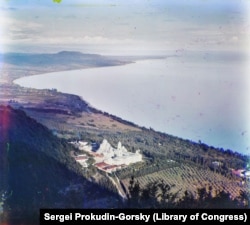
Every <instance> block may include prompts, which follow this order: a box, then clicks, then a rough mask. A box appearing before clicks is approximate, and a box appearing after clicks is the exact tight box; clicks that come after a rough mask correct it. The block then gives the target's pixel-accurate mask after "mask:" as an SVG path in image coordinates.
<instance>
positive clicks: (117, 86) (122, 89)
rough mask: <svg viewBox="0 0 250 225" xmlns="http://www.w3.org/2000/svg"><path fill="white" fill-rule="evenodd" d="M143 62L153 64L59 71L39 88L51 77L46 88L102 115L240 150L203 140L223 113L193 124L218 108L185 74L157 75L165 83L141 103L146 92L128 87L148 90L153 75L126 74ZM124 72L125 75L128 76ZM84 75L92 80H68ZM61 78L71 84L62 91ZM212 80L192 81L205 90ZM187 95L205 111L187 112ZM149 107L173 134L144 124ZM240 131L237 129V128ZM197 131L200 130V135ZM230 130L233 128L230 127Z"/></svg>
mask: <svg viewBox="0 0 250 225" xmlns="http://www.w3.org/2000/svg"><path fill="white" fill-rule="evenodd" d="M156 61H157V60H156ZM163 61H164V60H163ZM143 62H149V64H150V62H151V61H150V59H149V61H145V60H142V61H136V63H132V64H123V66H126V67H123V68H122V69H120V70H119V69H118V68H120V67H119V66H118V67H99V68H96V67H95V68H91V69H81V70H72V71H69V72H68V71H66V72H64V71H60V72H59V73H57V72H56V73H54V72H53V73H49V74H41V75H40V78H41V79H40V81H39V82H37V85H38V88H39V85H42V82H43V79H44V78H43V77H44V76H50V77H48V78H47V79H50V84H51V86H46V88H47V89H54V88H55V89H56V90H57V91H60V92H63V93H71V94H73V95H77V96H80V97H81V98H82V99H83V100H84V101H85V102H87V103H88V105H89V106H90V107H93V108H96V109H97V110H99V111H100V112H107V113H108V114H112V115H117V117H118V118H125V119H124V120H126V121H131V123H134V124H137V125H138V126H141V127H146V128H148V129H149V128H152V129H154V130H156V131H159V132H163V133H167V134H170V135H173V136H178V137H181V138H184V139H189V140H192V141H194V142H197V143H198V142H203V143H210V145H211V146H215V147H217V148H224V149H232V150H235V149H236V148H231V147H223V144H221V145H220V144H213V142H212V141H207V140H206V139H204V138H203V137H202V135H201V136H200V137H199V134H198V133H200V132H201V131H202V130H204V129H206V128H207V130H208V131H206V130H204V131H203V132H206V135H207V136H208V137H211V135H212V133H211V130H214V129H213V128H212V127H210V128H209V127H208V126H211V125H212V123H215V122H217V123H218V124H219V123H220V117H218V116H220V115H219V113H220V112H219V111H218V112H215V113H216V114H214V115H213V117H212V118H211V119H210V121H209V122H207V125H206V124H204V125H203V126H202V124H197V125H198V127H197V128H195V127H193V126H191V125H189V124H190V121H193V120H194V121H198V122H199V123H201V121H202V120H204V118H207V115H208V114H209V109H208V108H213V107H214V106H213V102H211V100H210V99H207V100H209V102H210V103H209V102H207V101H206V99H205V100H203V102H204V103H202V104H201V101H202V98H201V97H202V92H201V91H200V90H197V91H196V88H195V86H194V88H191V89H192V90H189V89H188V88H187V87H185V86H186V85H187V83H188V82H189V81H188V78H187V77H185V76H184V75H182V76H180V77H179V78H178V77H176V76H173V75H171V74H170V75H168V77H166V78H164V77H163V76H164V75H163V74H162V72H161V71H159V72H157V73H156V75H155V74H154V76H155V77H156V78H157V79H159V80H161V83H157V84H156V85H155V86H156V87H159V88H157V89H158V90H157V89H152V88H151V89H152V90H154V91H153V92H152V90H150V89H148V92H150V93H151V92H152V95H151V96H148V97H147V102H144V100H143V99H140V98H139V100H137V98H138V96H140V95H141V98H144V95H143V94H142V93H143V92H142V93H140V92H135V91H134V90H135V89H136V88H137V86H135V87H134V88H133V87H132V88H131V89H128V88H130V85H132V84H133V83H136V85H137V84H139V82H140V84H139V85H142V84H143V85H146V87H148V86H149V85H150V79H149V78H150V76H151V75H150V74H149V75H147V72H146V73H145V74H142V75H140V74H139V76H142V78H141V80H140V79H139V78H138V79H136V80H135V79H134V77H133V76H132V75H131V78H130V77H129V76H130V75H128V74H125V73H126V71H128V68H133V70H132V71H133V72H135V71H137V69H136V64H137V65H138V64H140V63H141V65H142V67H145V66H147V63H144V64H143ZM152 65H153V64H152V63H151V64H150V66H152ZM153 68H154V70H155V71H158V70H160V69H159V68H160V67H158V66H154V67H153ZM111 69H112V70H111ZM116 69H117V70H116ZM150 69H151V68H150ZM157 69H158V70H157ZM130 70H131V69H130ZM130 70H129V71H130ZM93 71H95V73H94V74H92V72H93ZM112 71H115V72H112ZM123 71H124V72H123ZM147 71H149V70H147ZM139 72H140V71H139ZM122 73H124V75H123V74H122ZM158 73H159V75H158ZM63 74H64V75H63ZM112 74H113V75H112ZM117 74H119V76H120V77H119V81H116V80H117ZM83 75H84V76H85V77H88V78H86V79H85V80H86V81H84V80H83V81H82V80H81V79H82V78H81V79H80V78H77V79H78V81H77V82H75V83H74V82H73V80H71V78H70V79H67V77H70V76H74V79H75V77H76V76H78V77H80V76H81V77H82V76H83ZM104 75H105V76H106V75H108V78H107V79H108V81H106V78H105V76H104ZM157 75H158V76H157ZM61 76H62V77H66V80H65V81H63V82H62V83H65V84H67V87H66V88H65V87H59V88H58V87H57V86H56V85H59V83H60V82H58V79H60V77H61ZM95 76H96V77H95ZM121 76H123V77H124V76H126V80H124V78H123V77H121ZM210 77H211V76H210ZM210 77H209V78H206V79H204V78H202V77H200V78H199V77H196V81H195V82H194V81H192V80H191V82H193V83H194V84H195V85H196V84H199V85H200V86H203V85H204V87H205V84H209V83H211V82H212V80H211V78H210ZM37 78H39V76H36V78H35V80H36V79H37ZM24 79H26V78H24ZM27 79H29V78H27ZM163 79H164V80H163ZM182 79H183V80H184V81H185V82H182V83H183V84H180V82H181V80H182ZM192 79H194V77H192ZM173 81H174V82H176V81H180V82H178V83H177V84H175V83H173ZM105 82H106V83H105ZM171 82H172V83H173V85H172V86H170V84H172V83H171ZM78 83H82V85H81V87H80V89H79V90H78V89H77V88H76V87H77V84H78ZM84 83H88V85H87V86H84ZM103 83H105V85H103ZM53 84H56V85H53ZM68 84H70V85H68ZM46 85H47V84H46ZM133 85H134V84H133ZM162 85H164V86H162ZM69 86H71V87H72V88H71V89H69ZM33 87H35V86H33ZM92 87H93V88H94V91H92ZM139 87H141V88H143V86H139ZM218 87H220V86H218ZM223 87H224V86H223ZM35 88H37V87H35ZM82 88H83V89H85V91H86V90H87V93H84V94H79V93H78V91H80V92H81V91H82V90H81V89H82ZM161 88H164V92H166V93H164V95H162V93H163V92H162V93H161V92H160V90H162V89H161ZM167 88H168V89H167ZM225 88H226V86H225ZM88 89H89V90H88ZM112 89H114V91H112V92H111V90H112ZM126 89H128V90H130V91H129V92H127V90H126ZM177 89H180V90H182V92H183V93H184V94H182V93H181V94H182V98H183V100H182V101H181V96H180V93H177V92H176V93H175V91H176V90H177ZM203 89H204V88H203ZM115 90H117V91H118V92H115ZM139 90H140V88H139ZM169 90H171V91H172V92H170V91H169ZM102 91H104V92H107V91H108V92H110V93H111V94H109V95H107V93H105V94H102ZM195 91H196V92H195ZM209 91H210V92H211V93H215V92H216V89H213V88H211V90H209ZM88 92H89V93H88ZM132 92H134V95H133V96H132V95H131V93H132ZM200 92H201V95H200ZM121 93H122V94H121ZM197 93H198V94H197ZM225 93H226V92H225ZM106 95H107V96H106ZM104 96H105V97H104ZM128 96H129V97H128ZM155 96H157V97H155ZM187 96H189V99H190V98H191V99H193V102H194V103H193V107H192V108H197V106H198V103H199V102H197V104H196V103H195V102H196V101H200V104H201V108H200V109H199V108H198V109H196V111H192V108H191V109H190V110H188V111H187V109H188V108H189V105H190V104H191V105H192V103H190V102H189V101H190V100H189V99H188V98H186V97H187ZM221 97H223V98H224V97H226V96H224V93H221ZM93 98H95V99H93ZM126 98H128V99H133V102H134V103H133V104H132V103H131V101H130V102H129V103H126V100H125V102H124V101H121V99H126ZM217 98H218V99H219V98H220V97H219V95H218V96H217ZM107 99H108V101H107ZM159 99H165V100H164V101H166V102H165V103H164V104H165V105H164V104H162V103H160V102H158V101H159ZM196 99H197V100H196ZM96 100H98V101H97V102H96ZM112 101H114V102H115V104H116V105H117V107H116V108H114V109H113V108H112V107H113V105H111V106H109V104H111V102H112ZM180 101H181V102H182V103H180ZM227 101H228V100H227ZM175 102H178V104H179V106H178V107H179V108H178V111H179V112H175V111H173V112H172V111H170V108H174V107H176V103H175ZM93 103H96V104H93ZM222 103H223V104H227V103H226V102H222ZM112 104H113V103H112ZM126 104H127V105H126ZM209 104H210V105H209ZM141 105H145V107H143V109H142V110H141V109H140V110H141V111H135V109H136V108H137V107H141ZM148 106H150V107H151V109H150V110H151V111H152V112H151V111H150V112H151V114H152V115H155V116H154V117H153V118H154V123H155V122H157V119H158V120H159V124H160V126H162V125H163V123H165V124H166V126H168V127H169V128H171V129H172V132H171V131H166V130H164V129H162V128H159V127H155V126H154V125H152V124H150V119H151V120H152V118H148V119H145V118H144V120H142V121H141V122H140V120H141V119H142V118H143V117H145V116H147V115H146V114H145V112H146V111H145V110H147V109H146V107H148ZM110 107H111V108H110ZM163 107H164V108H163ZM216 107H219V106H216ZM159 109H161V110H162V112H163V113H164V112H168V113H169V111H170V112H171V114H169V119H168V120H166V119H165V120H164V119H161V118H163V117H162V115H161V116H160V115H159V116H158V113H159ZM214 109H215V110H217V109H216V108H214ZM218 109H219V108H218ZM126 110H133V113H132V116H133V117H134V116H135V115H138V117H140V118H139V120H138V119H135V118H133V117H126V116H127V115H129V114H126V113H127V112H126ZM185 111H186V113H185V114H186V115H185V114H184V113H183V112H185ZM203 111H206V112H205V113H203ZM204 114H205V115H204ZM206 114H207V115H206ZM164 116H165V117H167V116H168V115H167V114H165V115H164ZM188 116H189V117H190V116H191V120H190V119H189V118H188ZM195 116H196V118H195ZM216 117H217V118H216ZM225 118H226V117H225ZM232 118H236V117H232ZM207 119H209V118H207ZM185 120H186V121H187V122H186V125H185V124H184V123H183V121H185ZM213 120H214V121H213ZM138 121H139V122H138ZM228 121H230V119H229V118H228ZM232 122H234V123H235V122H236V121H232V120H231V121H230V123H232ZM195 123H197V122H195ZM228 124H229V122H228ZM177 125H178V126H180V127H183V131H180V130H178V131H175V130H173V129H175V127H176V126H177ZM190 126H191V127H190ZM184 128H185V130H186V131H187V132H193V134H192V135H191V136H190V135H187V133H185V132H186V131H185V130H184ZM236 128H237V126H236ZM194 129H196V130H197V132H196V131H195V130H194ZM228 129H230V127H229V128H228ZM237 129H239V128H237ZM192 130H193V131H192ZM198 130H199V132H198ZM194 132H196V133H197V134H195V133H194ZM225 132H226V131H225ZM182 133H183V134H182ZM190 134H191V133H190ZM194 135H196V136H194ZM220 135H221V134H220ZM220 135H217V134H214V136H215V137H218V138H217V139H218V140H217V141H220ZM234 135H235V134H234ZM225 138H226V136H225V137H223V138H221V141H224V142H227V141H228V140H229V139H225ZM233 138H234V137H233V136H232V137H231V138H230V139H233ZM230 141H231V140H230ZM236 151H237V150H236ZM238 152H239V151H238Z"/></svg>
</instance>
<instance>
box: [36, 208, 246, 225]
mask: <svg viewBox="0 0 250 225" xmlns="http://www.w3.org/2000/svg"><path fill="white" fill-rule="evenodd" d="M249 216H250V210H249V209H204V210H201V209H41V210H40V225H50V224H53V225H56V224H85V225H88V224H109V225H112V224H116V225H117V223H124V222H126V223H127V222H130V224H136V225H137V224H149V223H150V224H151V223H155V224H166V223H170V224H172V223H173V224H185V223H189V222H192V224H193V223H197V224H201V223H207V222H209V223H217V224H235V223H237V224H239V223H242V224H246V223H247V222H248V218H249Z"/></svg>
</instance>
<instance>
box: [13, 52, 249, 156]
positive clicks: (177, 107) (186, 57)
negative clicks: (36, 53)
mask: <svg viewBox="0 0 250 225" xmlns="http://www.w3.org/2000/svg"><path fill="white" fill-rule="evenodd" d="M14 83H16V84H19V85H21V86H23V87H32V88H36V89H52V88H54V89H57V90H58V91H60V92H64V93H71V94H76V95H79V96H81V97H82V99H83V100H85V101H86V102H88V103H89V104H90V105H91V106H92V107H95V108H97V109H99V110H101V111H103V112H108V113H110V114H112V115H115V116H118V117H120V118H122V119H124V120H127V121H131V122H133V123H135V124H137V125H139V126H143V127H146V128H152V129H154V130H155V131H160V132H164V133H167V134H170V135H173V136H176V137H180V138H183V139H187V140H191V141H193V142H202V143H205V144H207V145H208V146H213V147H216V148H223V149H224V150H227V149H230V150H232V151H235V152H239V153H242V154H247V155H249V153H250V130H249V128H250V120H249V115H250V114H249V113H250V107H249V106H248V105H249V100H248V96H249V90H250V88H249V86H250V85H249V83H250V82H249V79H248V70H247V66H246V60H245V57H244V56H242V55H237V54H234V53H230V52H223V53H221V52H202V53H197V52H196V53H189V54H184V53H183V54H179V55H175V56H172V57H169V56H166V57H164V58H161V59H159V58H158V59H145V60H138V61H135V62H133V63H129V64H125V65H119V66H109V67H97V68H87V69H81V70H73V71H62V72H53V73H47V74H41V75H35V76H30V77H24V78H20V79H17V80H15V81H14Z"/></svg>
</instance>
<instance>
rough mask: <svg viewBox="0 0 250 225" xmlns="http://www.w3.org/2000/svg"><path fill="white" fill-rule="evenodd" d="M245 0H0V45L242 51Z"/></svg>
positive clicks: (248, 32) (248, 25)
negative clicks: (57, 0)
mask: <svg viewBox="0 0 250 225" xmlns="http://www.w3.org/2000/svg"><path fill="white" fill-rule="evenodd" d="M249 14H250V1H249V0H216V1H215V0H168V1H166V0H140V1H139V0H127V1H124V0H62V1H61V3H55V2H53V0H1V3H0V34H1V36H0V46H1V51H5V52H7V51H26V52H27V51H33V52H40V51H48V52H49V51H52V52H53V51H59V50H77V49H79V50H81V51H88V52H95V53H102V54H116V55H117V54H118V55H119V54H121V55H124V54H166V53H168V52H173V51H183V50H187V51H188V50H191V51H197V50H198V51H204V50H207V49H209V50H226V51H243V52H244V51H246V49H248V48H249V41H248V40H250V19H249V16H248V15H249Z"/></svg>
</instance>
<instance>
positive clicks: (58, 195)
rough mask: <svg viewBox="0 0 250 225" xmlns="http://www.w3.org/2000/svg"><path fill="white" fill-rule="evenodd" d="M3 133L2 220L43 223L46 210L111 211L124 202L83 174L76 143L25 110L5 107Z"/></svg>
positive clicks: (1, 121)
mask: <svg viewBox="0 0 250 225" xmlns="http://www.w3.org/2000/svg"><path fill="white" fill-rule="evenodd" d="M0 134H1V135H0V180H1V182H0V193H1V200H0V202H1V205H3V208H2V210H0V215H1V217H0V221H8V222H9V221H14V222H22V224H23V223H25V224H29V223H32V222H34V221H36V223H37V222H38V221H37V219H38V218H39V209H40V208H76V207H81V208H92V207H94V208H98V207H102V208H106V207H108V208H109V207H114V206H113V205H112V204H114V202H116V201H115V199H116V200H119V199H118V198H117V196H116V195H114V194H112V193H110V192H108V191H106V190H104V189H103V188H101V187H100V186H97V185H95V184H94V183H91V182H89V181H87V180H86V179H85V178H84V177H83V176H82V175H81V168H80V167H78V165H77V164H76V163H75V161H74V160H73V159H72V158H71V157H70V154H69V153H70V151H71V150H74V148H73V146H72V145H69V144H68V143H67V142H66V141H64V140H62V139H59V138H57V137H55V136H54V135H53V134H52V133H51V132H50V131H49V130H48V129H47V128H46V127H44V126H42V125H41V124H38V123H37V122H36V121H35V120H34V119H31V118H29V117H28V116H27V115H26V114H25V113H24V112H23V111H20V110H13V109H12V108H10V107H4V106H1V107H0ZM90 190H92V191H91V192H90ZM97 199H98V201H97ZM116 203H117V202H116ZM116 206H117V204H116Z"/></svg>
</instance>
